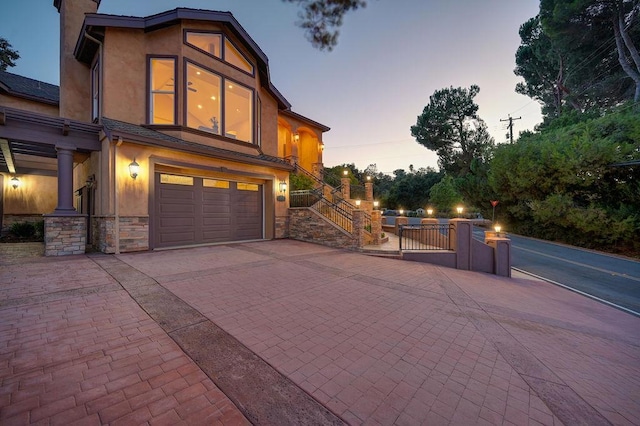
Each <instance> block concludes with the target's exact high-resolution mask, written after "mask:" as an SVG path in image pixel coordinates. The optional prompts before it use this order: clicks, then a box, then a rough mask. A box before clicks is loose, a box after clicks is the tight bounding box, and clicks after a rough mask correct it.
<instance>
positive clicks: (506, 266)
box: [486, 237, 511, 277]
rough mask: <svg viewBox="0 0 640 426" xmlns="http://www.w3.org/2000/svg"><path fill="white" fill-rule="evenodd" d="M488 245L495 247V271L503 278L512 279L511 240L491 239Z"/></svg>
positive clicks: (487, 241)
mask: <svg viewBox="0 0 640 426" xmlns="http://www.w3.org/2000/svg"><path fill="white" fill-rule="evenodd" d="M486 244H488V245H489V246H491V247H493V271H494V273H495V274H496V275H499V276H501V277H511V240H510V239H509V238H500V237H490V238H487V240H486Z"/></svg>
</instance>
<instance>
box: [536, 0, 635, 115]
mask: <svg viewBox="0 0 640 426" xmlns="http://www.w3.org/2000/svg"><path fill="white" fill-rule="evenodd" d="M639 13H640V2H639V0H542V1H541V2H540V21H541V24H542V26H543V28H544V30H545V32H547V34H549V35H550V37H551V38H553V39H555V40H557V41H559V42H560V43H562V44H563V45H564V46H565V47H566V48H567V50H576V49H580V48H581V47H586V48H587V49H588V50H585V51H584V55H583V59H584V61H587V60H589V62H588V63H585V64H584V66H585V68H586V69H594V68H596V67H599V68H600V69H602V70H604V71H608V72H607V73H606V76H611V75H612V74H615V73H616V71H618V70H620V69H621V70H622V71H623V75H624V76H626V77H627V78H628V79H630V80H631V81H632V82H633V86H634V91H633V99H634V101H635V102H638V101H639V100H640V54H639V53H638V50H637V47H636V46H637V44H638V40H639V37H640V30H639V28H638V25H636V23H637V19H638V18H637V15H638V14H639ZM611 42H613V43H611ZM603 55H604V56H603ZM590 56H593V57H596V58H598V57H601V59H600V60H599V61H593V60H592V59H593V58H591V57H590ZM613 62H617V63H618V67H616V68H614V67H613V65H612V63H613ZM604 80H605V78H600V79H599V81H598V82H602V81H604ZM614 82H615V80H614ZM596 83H597V82H592V85H593V86H595V85H596Z"/></svg>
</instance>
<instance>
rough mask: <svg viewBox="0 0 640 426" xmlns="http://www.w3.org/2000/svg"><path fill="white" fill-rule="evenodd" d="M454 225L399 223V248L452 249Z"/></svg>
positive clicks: (408, 249)
mask: <svg viewBox="0 0 640 426" xmlns="http://www.w3.org/2000/svg"><path fill="white" fill-rule="evenodd" d="M454 233H455V227H454V226H453V225H452V224H449V223H437V224H436V223H421V224H416V225H399V226H398V237H399V239H400V250H401V251H402V250H405V251H410V250H454V249H453V245H452V243H451V240H452V237H454V236H455V234H454Z"/></svg>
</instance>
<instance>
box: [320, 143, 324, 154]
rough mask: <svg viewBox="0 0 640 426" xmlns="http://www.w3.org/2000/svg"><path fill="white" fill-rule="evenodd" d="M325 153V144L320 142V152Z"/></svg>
mask: <svg viewBox="0 0 640 426" xmlns="http://www.w3.org/2000/svg"><path fill="white" fill-rule="evenodd" d="M322 151H324V143H323V142H320V152H322Z"/></svg>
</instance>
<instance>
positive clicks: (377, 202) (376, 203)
mask: <svg viewBox="0 0 640 426" xmlns="http://www.w3.org/2000/svg"><path fill="white" fill-rule="evenodd" d="M379 206H380V201H374V202H373V208H374V209H375V210H378V207H379Z"/></svg>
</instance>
